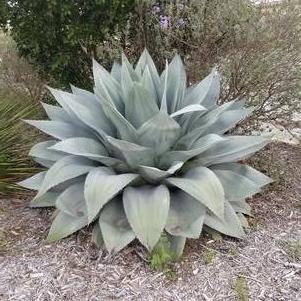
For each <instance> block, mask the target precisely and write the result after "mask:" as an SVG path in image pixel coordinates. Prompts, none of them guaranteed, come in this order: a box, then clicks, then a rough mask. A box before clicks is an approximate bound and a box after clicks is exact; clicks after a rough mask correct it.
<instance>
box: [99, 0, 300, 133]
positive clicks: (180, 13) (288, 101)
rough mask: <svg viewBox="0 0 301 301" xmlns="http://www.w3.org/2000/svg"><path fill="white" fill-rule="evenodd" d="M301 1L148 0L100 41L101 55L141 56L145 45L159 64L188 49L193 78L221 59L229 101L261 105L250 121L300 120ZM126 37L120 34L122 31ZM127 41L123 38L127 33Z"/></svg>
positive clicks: (286, 122)
mask: <svg viewBox="0 0 301 301" xmlns="http://www.w3.org/2000/svg"><path fill="white" fill-rule="evenodd" d="M300 24H301V6H300V4H299V2H298V1H295V0H292V1H286V0H284V1H281V2H276V3H274V4H271V3H269V4H265V3H262V4H261V5H254V4H252V3H251V2H250V1H248V0H227V1H218V0H210V1H207V0H190V1H161V4H160V3H158V2H157V1H153V2H152V3H151V4H150V1H142V2H141V3H140V5H138V6H137V9H136V11H135V14H132V16H131V18H130V19H129V21H128V25H127V28H126V29H125V30H124V31H122V32H119V33H118V32H117V33H115V35H114V36H111V38H110V37H109V38H108V39H106V40H105V41H104V42H103V43H101V44H100V45H99V47H98V50H99V54H98V55H99V57H101V58H102V59H103V60H105V58H106V57H108V58H109V59H112V57H115V58H116V57H118V56H117V54H116V53H113V52H112V51H111V49H112V48H113V49H118V46H119V49H121V48H124V49H125V51H126V52H127V54H128V55H130V56H131V57H132V59H133V60H135V59H136V58H137V56H138V54H139V53H140V52H141V51H142V49H143V48H144V47H147V48H148V49H149V51H150V53H151V54H152V55H153V57H154V59H155V60H156V63H157V65H158V66H160V67H161V69H162V67H163V66H164V62H165V58H171V57H172V56H173V55H174V53H180V54H181V56H182V57H183V58H184V60H185V65H186V66H187V71H188V76H189V79H190V81H191V82H192V83H194V82H195V81H197V80H200V79H201V78H203V77H204V76H205V75H206V74H208V72H209V71H210V69H211V68H212V67H214V66H216V65H217V66H218V68H219V71H220V72H221V74H222V80H223V85H222V97H221V102H225V101H229V100H232V99H235V98H237V97H239V98H245V100H246V102H247V104H249V105H254V106H256V111H255V114H253V115H252V117H251V118H250V119H249V120H248V125H252V128H258V127H259V125H260V124H261V123H262V122H267V121H268V122H270V123H275V124H278V125H279V124H281V125H284V126H285V127H287V128H289V127H292V128H293V127H295V126H296V125H295V122H294V118H293V117H294V113H295V112H300V106H301V95H300V89H301V51H300V50H301V26H300ZM117 37H118V38H117ZM124 40H125V42H123V44H125V45H126V46H125V47H122V45H123V44H122V43H119V44H118V42H121V41H124Z"/></svg>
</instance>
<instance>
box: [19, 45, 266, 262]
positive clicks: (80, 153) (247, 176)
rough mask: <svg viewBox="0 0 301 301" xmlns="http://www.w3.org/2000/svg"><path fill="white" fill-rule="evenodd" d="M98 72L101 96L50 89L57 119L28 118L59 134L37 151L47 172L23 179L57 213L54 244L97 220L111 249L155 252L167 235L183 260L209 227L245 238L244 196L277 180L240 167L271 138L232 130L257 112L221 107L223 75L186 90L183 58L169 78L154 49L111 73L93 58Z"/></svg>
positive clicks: (169, 68)
mask: <svg viewBox="0 0 301 301" xmlns="http://www.w3.org/2000/svg"><path fill="white" fill-rule="evenodd" d="M93 73H94V83H95V87H94V92H95V93H91V92H88V91H86V90H82V89H79V88H76V87H74V86H73V87H72V92H73V93H67V92H63V91H60V90H55V89H50V91H51V92H52V94H53V95H54V97H55V98H56V100H57V102H58V103H59V104H60V105H61V107H59V106H52V105H46V104H44V108H45V110H46V113H47V114H48V116H49V118H50V120H49V121H45V120H28V121H27V123H29V124H31V125H33V126H35V127H37V128H38V129H40V130H42V131H43V132H45V133H47V134H49V135H50V136H52V137H53V139H52V140H48V141H45V142H41V143H38V144H37V145H35V146H34V147H33V148H32V149H31V150H30V153H29V154H30V155H31V156H32V157H33V159H34V160H35V161H37V162H38V163H40V164H42V165H43V166H45V167H46V168H48V170H46V171H43V172H41V173H39V174H36V175H35V176H33V177H32V178H29V179H27V180H25V181H23V182H21V183H20V185H22V186H24V187H26V188H31V189H34V190H38V193H37V195H36V197H35V198H34V200H33V201H32V202H31V205H32V206H33V207H44V206H55V207H56V208H57V209H58V211H57V215H56V217H55V219H54V221H53V224H52V226H51V229H50V232H49V234H48V241H55V240H58V239H61V238H63V237H66V236H68V235H70V234H71V233H73V232H75V231H77V230H79V229H81V228H82V227H84V226H86V225H88V224H91V223H93V224H94V227H96V230H95V231H94V235H93V236H94V238H93V239H94V241H97V239H95V235H97V234H98V235H102V238H103V241H104V244H105V246H106V248H107V250H108V251H110V252H118V251H119V250H121V249H122V248H124V247H125V246H126V245H127V244H129V243H130V242H131V241H132V240H133V239H134V238H135V237H136V238H138V239H139V241H140V242H141V243H142V244H143V245H144V246H145V247H146V248H147V249H148V250H149V251H151V250H152V249H153V248H154V246H155V245H156V244H157V242H158V241H159V239H160V237H161V235H162V233H163V232H164V231H166V232H167V233H169V234H170V235H171V252H172V253H175V254H176V255H177V257H179V256H180V255H181V253H182V251H183V248H184V244H185V239H186V237H188V238H198V237H199V236H200V234H201V231H202V227H203V225H206V226H207V227H210V228H212V229H215V230H217V231H219V232H221V233H223V234H226V235H230V236H233V237H242V236H243V235H244V231H243V227H242V225H241V223H240V219H239V218H238V216H237V214H236V213H238V214H241V213H244V214H248V213H249V211H250V208H249V207H248V205H247V203H246V202H245V201H244V198H246V197H248V196H251V195H253V194H254V193H257V192H259V191H260V187H261V186H263V185H266V184H268V183H269V182H270V179H269V178H268V177H266V176H265V175H263V174H261V173H260V172H258V171H256V170H255V169H253V168H251V167H249V166H246V165H243V164H239V163H233V162H235V161H239V160H241V159H243V158H246V157H248V156H250V155H251V154H253V153H255V152H256V151H258V150H259V149H261V148H262V147H263V146H264V145H266V144H267V143H268V139H266V138H264V137H261V136H231V135H225V132H227V131H228V130H229V129H230V128H232V127H233V126H235V125H236V124H237V123H238V122H239V121H241V120H242V119H244V118H245V117H246V116H248V115H249V114H250V113H251V112H252V108H247V109H246V108H244V104H243V102H241V101H232V102H229V103H226V104H223V105H221V106H218V105H217V100H218V97H219V86H220V83H219V76H218V73H217V71H216V70H212V72H211V73H210V74H209V75H208V76H207V77H206V78H205V79H204V80H203V81H201V82H200V83H199V84H197V85H194V86H191V87H189V88H187V87H186V73H185V70H184V67H183V64H182V61H181V59H180V57H179V56H175V57H174V59H173V60H172V62H171V63H170V64H169V65H168V64H166V68H165V70H164V72H163V73H162V74H161V76H160V75H159V73H158V72H157V70H156V67H155V65H154V63H153V61H152V59H151V57H150V56H149V54H148V52H147V51H146V50H145V51H144V52H143V54H142V55H141V57H140V59H139V61H138V63H137V65H136V67H135V68H133V66H132V65H131V64H130V63H129V61H128V60H127V58H126V56H123V57H122V65H119V64H118V63H115V64H114V66H113V68H112V71H111V73H109V72H108V71H106V70H105V69H104V68H103V67H101V66H100V65H99V64H98V63H97V62H96V61H94V67H93ZM99 227H100V231H99V229H98V228H99ZM98 241H102V239H98Z"/></svg>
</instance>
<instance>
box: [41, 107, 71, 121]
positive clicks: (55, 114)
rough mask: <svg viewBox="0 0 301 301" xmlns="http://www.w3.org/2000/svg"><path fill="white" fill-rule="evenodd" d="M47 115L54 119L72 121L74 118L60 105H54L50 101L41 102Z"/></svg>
mask: <svg viewBox="0 0 301 301" xmlns="http://www.w3.org/2000/svg"><path fill="white" fill-rule="evenodd" d="M41 104H42V106H43V108H44V110H45V112H46V114H47V116H48V117H49V118H50V119H51V120H54V121H63V122H72V118H71V117H70V116H69V115H68V113H67V112H66V111H65V110H64V109H63V108H61V107H59V106H53V105H50V104H48V103H44V102H41Z"/></svg>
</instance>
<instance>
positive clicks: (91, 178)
mask: <svg viewBox="0 0 301 301" xmlns="http://www.w3.org/2000/svg"><path fill="white" fill-rule="evenodd" d="M137 177H138V175H137V174H120V175H116V174H115V173H114V171H113V170H112V169H109V168H107V167H98V168H94V169H93V170H91V172H90V173H89V174H88V176H87V179H86V182H85V199H86V204H87V209H88V217H89V222H92V220H93V219H94V218H95V217H96V216H97V214H98V213H99V211H100V210H101V208H102V207H103V206H104V205H105V204H106V203H107V202H108V201H109V200H111V199H112V198H113V197H115V196H116V195H117V194H118V193H119V192H120V191H121V190H122V189H123V188H124V187H126V186H127V185H129V184H130V183H131V182H133V181H134V180H135V179H136V178H137Z"/></svg>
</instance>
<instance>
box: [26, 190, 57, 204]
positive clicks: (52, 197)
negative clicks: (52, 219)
mask: <svg viewBox="0 0 301 301" xmlns="http://www.w3.org/2000/svg"><path fill="white" fill-rule="evenodd" d="M59 195H60V193H59V192H54V191H49V192H46V193H44V194H43V195H42V196H40V197H38V198H34V199H33V200H32V201H31V202H30V203H29V207H31V208H40V207H55V203H56V199H57V197H58V196H59Z"/></svg>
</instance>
